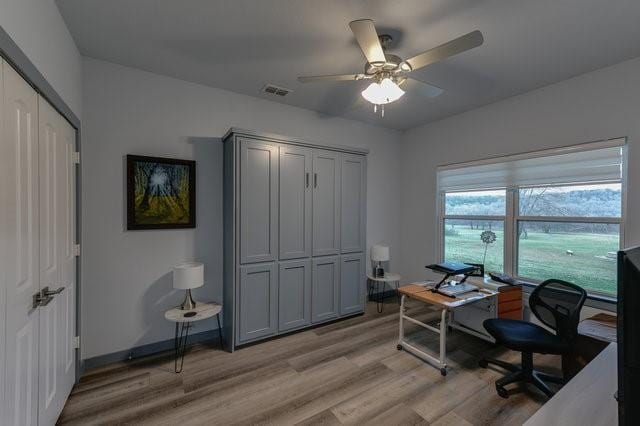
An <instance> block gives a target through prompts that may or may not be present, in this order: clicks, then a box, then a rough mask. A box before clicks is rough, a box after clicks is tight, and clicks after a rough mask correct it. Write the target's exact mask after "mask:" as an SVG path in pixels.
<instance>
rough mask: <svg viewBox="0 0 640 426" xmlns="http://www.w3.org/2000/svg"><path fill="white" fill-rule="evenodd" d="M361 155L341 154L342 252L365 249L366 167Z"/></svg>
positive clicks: (362, 250) (364, 158)
mask: <svg viewBox="0 0 640 426" xmlns="http://www.w3.org/2000/svg"><path fill="white" fill-rule="evenodd" d="M366 167H367V166H366V157H364V156H363V155H354V154H342V162H341V169H342V179H341V188H342V190H341V192H342V202H341V203H340V204H341V206H340V210H341V217H340V227H341V232H340V249H341V251H342V253H354V252H364V251H365V235H366V232H367V230H366V226H367V224H366V215H365V211H366V203H367V196H366V195H367V188H366V182H367V169H366Z"/></svg>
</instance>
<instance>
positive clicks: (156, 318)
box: [81, 58, 401, 359]
mask: <svg viewBox="0 0 640 426" xmlns="http://www.w3.org/2000/svg"><path fill="white" fill-rule="evenodd" d="M83 68H84V84H83V94H84V98H83V103H84V117H83V131H84V133H83V154H82V162H83V167H82V170H83V176H82V179H83V194H82V197H83V214H84V222H83V239H84V241H83V247H82V262H83V276H82V286H83V289H82V314H81V315H82V342H83V343H82V358H83V359H86V358H91V357H95V356H99V355H103V354H107V353H112V352H116V351H121V350H126V349H128V348H131V347H135V346H139V345H143V344H148V343H152V342H157V341H161V340H165V339H169V338H172V337H173V327H172V324H170V323H168V322H167V321H165V320H164V318H163V313H164V311H165V310H166V309H167V308H169V307H172V306H175V305H176V304H177V303H179V301H180V300H181V298H182V297H183V294H182V293H179V292H175V291H174V290H173V289H172V288H171V268H172V266H173V265H175V264H177V263H179V262H181V261H184V260H191V259H194V260H200V261H203V262H205V271H206V272H205V275H206V276H205V281H206V284H205V286H204V287H203V288H201V289H198V290H197V291H196V292H195V297H196V299H201V300H205V299H213V300H221V298H222V282H221V280H222V144H221V142H220V137H221V136H222V135H223V134H224V133H225V132H226V131H227V129H228V128H229V127H231V126H236V127H241V128H248V129H252V130H260V131H266V132H272V133H279V134H284V135H289V136H295V137H301V138H306V139H309V140H311V141H318V142H323V143H328V144H340V145H350V146H356V147H364V148H368V149H370V150H371V154H370V155H369V159H368V170H369V173H368V182H367V186H368V221H367V247H370V246H371V245H372V244H376V243H380V242H384V243H388V244H389V245H390V246H391V252H392V256H394V255H395V254H396V253H398V252H399V239H398V235H399V232H400V224H399V216H398V211H399V203H400V191H399V175H400V168H399V145H398V144H399V143H400V136H401V135H400V133H398V132H395V131H391V130H387V129H383V128H381V127H374V126H370V125H365V124H362V123H357V122H354V121H349V120H344V119H339V118H330V117H326V116H321V115H318V114H317V113H314V112H311V111H307V110H303V109H299V108H294V107H290V106H286V105H282V104H277V103H273V102H269V101H267V100H263V99H257V98H252V97H248V96H244V95H238V94H235V93H231V92H228V91H224V90H218V89H214V88H210V87H205V86H201V85H197V84H192V83H187V82H184V81H180V80H176V79H172V78H168V77H163V76H159V75H155V74H151V73H148V72H143V71H138V70H134V69H131V68H125V67H122V66H119V65H115V64H111V63H107V62H102V61H97V60H93V59H88V58H87V59H85V60H84V63H83ZM126 154H142V155H156V156H169V157H178V158H190V159H195V160H196V161H197V170H198V176H197V179H198V194H197V197H198V199H197V203H198V207H197V221H198V227H197V228H196V229H192V230H158V231H126V230H125V226H126V223H125V220H124V218H125V184H124V156H125V155H126ZM214 323H215V321H210V322H207V323H205V324H203V325H199V326H198V327H199V328H197V329H196V330H195V332H200V331H205V330H207V329H210V328H213V327H214Z"/></svg>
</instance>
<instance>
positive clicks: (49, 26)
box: [0, 0, 82, 117]
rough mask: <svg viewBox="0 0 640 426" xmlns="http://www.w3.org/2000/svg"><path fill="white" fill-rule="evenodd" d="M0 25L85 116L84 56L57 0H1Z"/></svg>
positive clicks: (58, 90) (64, 97) (59, 92)
mask: <svg viewBox="0 0 640 426" xmlns="http://www.w3.org/2000/svg"><path fill="white" fill-rule="evenodd" d="M0 11H1V12H0V26H2V28H3V29H4V30H5V31H6V32H7V34H9V36H11V38H12V39H13V41H14V42H15V43H16V44H17V45H18V46H19V47H20V49H21V50H22V51H23V52H24V54H25V55H27V57H28V58H29V60H31V62H33V64H34V65H35V66H36V68H38V70H39V71H40V72H41V73H42V75H43V76H44V77H45V78H46V79H47V81H48V82H49V84H51V86H52V87H53V88H54V89H55V90H56V92H58V94H59V95H60V97H61V98H62V99H63V100H64V101H65V102H66V103H67V105H69V108H71V110H72V111H73V112H74V113H75V114H76V115H77V116H78V117H81V116H82V58H81V56H80V53H79V52H78V49H77V48H76V45H75V43H74V41H73V38H72V37H71V34H70V33H69V30H68V29H67V26H66V25H65V22H64V20H63V19H62V16H61V15H60V12H59V11H58V7H57V6H56V3H55V1H54V0H0Z"/></svg>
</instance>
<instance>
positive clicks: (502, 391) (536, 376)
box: [479, 352, 565, 398]
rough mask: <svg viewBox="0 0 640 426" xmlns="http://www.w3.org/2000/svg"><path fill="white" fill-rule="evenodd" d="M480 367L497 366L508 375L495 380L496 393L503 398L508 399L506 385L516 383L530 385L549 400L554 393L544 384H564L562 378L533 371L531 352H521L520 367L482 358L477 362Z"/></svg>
mask: <svg viewBox="0 0 640 426" xmlns="http://www.w3.org/2000/svg"><path fill="white" fill-rule="evenodd" d="M479 364H480V367H482V368H487V367H488V365H489V364H493V365H497V366H498V367H501V368H504V369H505V370H507V371H508V372H509V373H508V374H507V375H505V376H504V377H502V378H500V379H498V380H496V391H497V392H498V395H500V396H501V397H503V398H508V397H509V392H508V391H507V389H506V388H505V386H506V385H508V384H511V383H516V382H524V383H531V384H533V385H534V386H535V387H537V388H538V389H540V390H541V391H542V392H543V393H544V394H545V395H546V396H547V397H548V398H551V397H552V396H553V395H554V394H555V392H554V391H553V390H551V388H550V387H549V386H548V385H547V384H546V383H545V382H549V383H556V384H564V383H565V380H564V378H562V377H557V376H552V375H550V374H546V373H542V372H540V371H537V370H534V369H533V354H532V353H531V352H522V365H521V366H520V367H518V366H516V365H513V364H509V363H508V362H504V361H500V360H499V359H491V358H484V359H482V360H480V362H479Z"/></svg>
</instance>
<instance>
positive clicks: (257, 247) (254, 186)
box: [240, 139, 278, 263]
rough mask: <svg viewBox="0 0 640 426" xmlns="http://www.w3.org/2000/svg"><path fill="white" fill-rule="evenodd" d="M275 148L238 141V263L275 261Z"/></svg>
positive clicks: (256, 142)
mask: <svg viewBox="0 0 640 426" xmlns="http://www.w3.org/2000/svg"><path fill="white" fill-rule="evenodd" d="M277 228H278V145H277V144H272V143H267V142H262V141H259V140H256V139H241V141H240V262H241V263H254V262H266V261H271V260H276V258H277V247H278V231H277Z"/></svg>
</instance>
